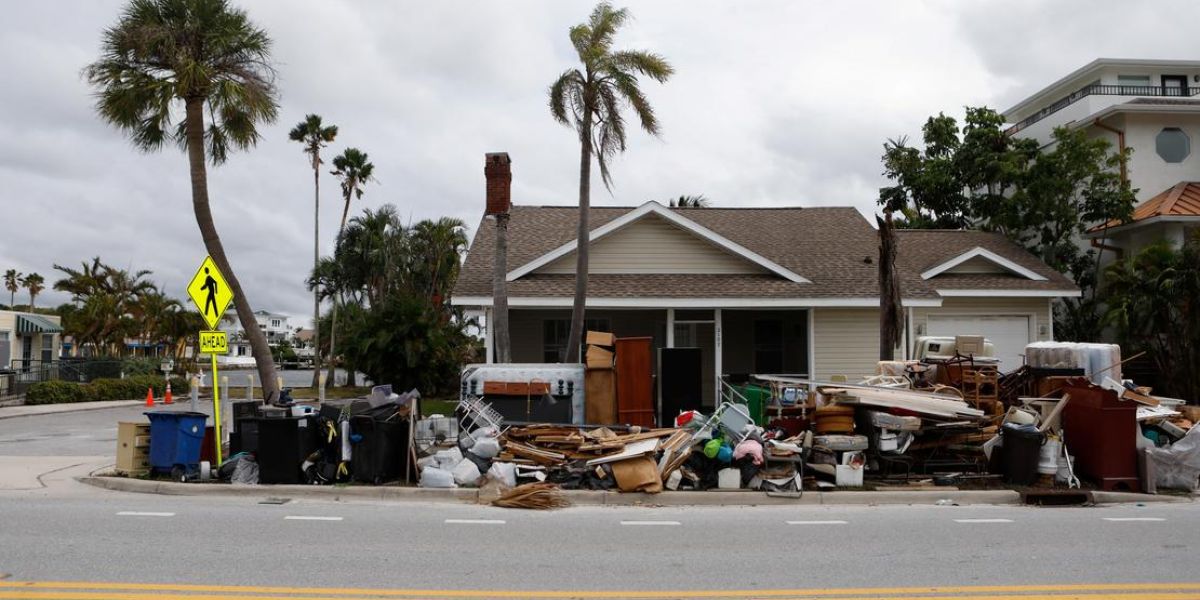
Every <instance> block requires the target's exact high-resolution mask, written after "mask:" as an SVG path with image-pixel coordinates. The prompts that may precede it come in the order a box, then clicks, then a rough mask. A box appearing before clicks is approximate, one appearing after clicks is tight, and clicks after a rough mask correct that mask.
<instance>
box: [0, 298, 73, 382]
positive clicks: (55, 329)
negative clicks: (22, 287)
mask: <svg viewBox="0 0 1200 600" xmlns="http://www.w3.org/2000/svg"><path fill="white" fill-rule="evenodd" d="M62 331H63V329H62V317H59V316H57V315H43V314H37V313H29V312H16V311H11V310H0V370H4V369H17V370H23V369H28V368H30V367H35V366H38V365H41V364H49V363H52V362H54V361H56V360H58V357H59V354H60V353H61V352H62Z"/></svg>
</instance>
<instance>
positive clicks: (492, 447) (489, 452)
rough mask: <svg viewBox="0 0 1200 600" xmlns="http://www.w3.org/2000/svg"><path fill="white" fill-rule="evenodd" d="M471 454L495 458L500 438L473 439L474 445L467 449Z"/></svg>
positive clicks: (498, 451)
mask: <svg viewBox="0 0 1200 600" xmlns="http://www.w3.org/2000/svg"><path fill="white" fill-rule="evenodd" d="M469 452H470V453H471V454H474V455H475V456H478V457H480V458H496V455H497V454H500V440H497V439H496V438H490V437H485V438H479V439H477V440H475V445H474V446H471V449H470V450H469Z"/></svg>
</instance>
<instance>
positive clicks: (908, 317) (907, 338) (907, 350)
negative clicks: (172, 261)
mask: <svg viewBox="0 0 1200 600" xmlns="http://www.w3.org/2000/svg"><path fill="white" fill-rule="evenodd" d="M912 327H913V320H912V307H909V306H905V307H904V336H903V338H902V339H903V340H904V354H903V356H904V360H912V337H911V336H912Z"/></svg>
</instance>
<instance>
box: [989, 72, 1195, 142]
mask: <svg viewBox="0 0 1200 600" xmlns="http://www.w3.org/2000/svg"><path fill="white" fill-rule="evenodd" d="M1089 96H1125V97H1128V98H1131V99H1132V98H1191V97H1196V96H1200V87H1170V86H1157V85H1149V86H1137V85H1103V84H1092V85H1088V86H1084V87H1082V88H1080V89H1079V90H1077V91H1075V92H1073V93H1071V94H1068V95H1067V96H1065V97H1063V98H1061V99H1059V100H1058V101H1056V102H1054V103H1053V104H1050V105H1049V106H1046V107H1045V108H1043V109H1041V110H1039V111H1037V112H1036V113H1033V114H1032V115H1030V116H1029V117H1026V118H1025V119H1023V120H1021V121H1019V122H1017V123H1015V124H1013V125H1012V126H1011V127H1009V128H1008V129H1007V130H1005V133H1007V134H1008V135H1012V134H1014V133H1017V132H1018V131H1021V130H1022V129H1025V128H1026V127H1029V126H1030V125H1033V124H1034V123H1037V122H1038V121H1041V120H1042V119H1045V118H1046V117H1049V116H1050V115H1052V114H1054V113H1056V112H1058V111H1060V110H1062V109H1064V108H1067V107H1068V106H1071V105H1072V104H1075V103H1076V102H1079V101H1080V100H1082V99H1084V98H1087V97H1089Z"/></svg>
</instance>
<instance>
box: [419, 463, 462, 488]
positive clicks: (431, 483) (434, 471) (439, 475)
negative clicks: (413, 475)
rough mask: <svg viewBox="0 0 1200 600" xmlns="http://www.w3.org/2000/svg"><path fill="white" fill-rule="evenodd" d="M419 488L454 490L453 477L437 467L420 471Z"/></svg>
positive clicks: (448, 472)
mask: <svg viewBox="0 0 1200 600" xmlns="http://www.w3.org/2000/svg"><path fill="white" fill-rule="evenodd" d="M421 487H426V488H455V487H458V486H457V485H455V483H454V475H451V474H450V471H446V470H444V469H439V468H437V467H425V468H424V469H421Z"/></svg>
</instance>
